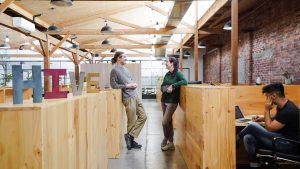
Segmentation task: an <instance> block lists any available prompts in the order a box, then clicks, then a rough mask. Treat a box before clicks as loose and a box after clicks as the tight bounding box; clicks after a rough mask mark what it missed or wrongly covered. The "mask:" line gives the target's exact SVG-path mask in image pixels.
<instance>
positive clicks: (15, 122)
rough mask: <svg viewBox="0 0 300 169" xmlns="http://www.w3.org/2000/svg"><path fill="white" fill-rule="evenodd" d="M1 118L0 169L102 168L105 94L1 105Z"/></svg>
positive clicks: (104, 159)
mask: <svg viewBox="0 0 300 169" xmlns="http://www.w3.org/2000/svg"><path fill="white" fill-rule="evenodd" d="M0 122H1V123H0V134H1V135H0V150H1V151H0V152H1V153H0V160H1V161H0V168H9V169H19V168H40V169H53V168H64V169H77V168H91V169H106V168H107V137H106V132H107V92H100V93H90V94H86V93H84V94H83V95H81V96H71V95H69V97H68V98H67V99H53V100H44V101H43V103H39V104H34V103H32V101H24V104H22V105H13V104H12V103H5V104H0ZM7 131H10V132H7Z"/></svg>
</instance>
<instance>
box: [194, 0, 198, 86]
mask: <svg viewBox="0 0 300 169" xmlns="http://www.w3.org/2000/svg"><path fill="white" fill-rule="evenodd" d="M195 8H196V10H195V11H196V14H195V15H196V17H195V35H194V36H195V38H194V80H195V81H198V57H199V56H198V1H195Z"/></svg>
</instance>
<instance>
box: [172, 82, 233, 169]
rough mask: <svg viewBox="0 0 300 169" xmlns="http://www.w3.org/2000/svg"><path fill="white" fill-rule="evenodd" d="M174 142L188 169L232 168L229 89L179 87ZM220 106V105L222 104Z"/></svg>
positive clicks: (230, 98)
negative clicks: (178, 106) (178, 104)
mask: <svg viewBox="0 0 300 169" xmlns="http://www.w3.org/2000/svg"><path fill="white" fill-rule="evenodd" d="M181 89H182V90H181V95H180V108H179V109H178V110H177V111H176V115H177V117H178V118H177V120H178V123H177V133H178V136H177V137H176V143H177V145H178V147H179V149H180V151H181V152H182V155H183V158H184V160H185V161H186V163H187V166H188V168H189V169H199V168H214V169H223V168H230V169H234V168H235V142H234V139H235V118H234V111H233V107H234V106H233V97H234V94H232V92H231V88H230V87H209V86H195V87H192V86H187V87H181ZM221 103H222V104H221Z"/></svg>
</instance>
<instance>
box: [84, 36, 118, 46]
mask: <svg viewBox="0 0 300 169" xmlns="http://www.w3.org/2000/svg"><path fill="white" fill-rule="evenodd" d="M117 36H119V35H106V36H99V37H97V38H92V39H87V40H82V41H78V43H79V44H80V45H86V44H90V43H95V42H100V41H102V40H104V39H109V38H113V37H117Z"/></svg>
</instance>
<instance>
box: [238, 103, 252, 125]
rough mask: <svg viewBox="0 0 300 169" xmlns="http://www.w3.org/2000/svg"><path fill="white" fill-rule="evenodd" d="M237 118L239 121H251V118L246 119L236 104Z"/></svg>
mask: <svg viewBox="0 0 300 169" xmlns="http://www.w3.org/2000/svg"><path fill="white" fill-rule="evenodd" d="M235 120H236V121H237V122H239V123H244V122H249V121H251V119H246V118H245V117H244V115H243V113H242V111H241V109H240V107H239V106H237V105H236V106H235Z"/></svg>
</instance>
